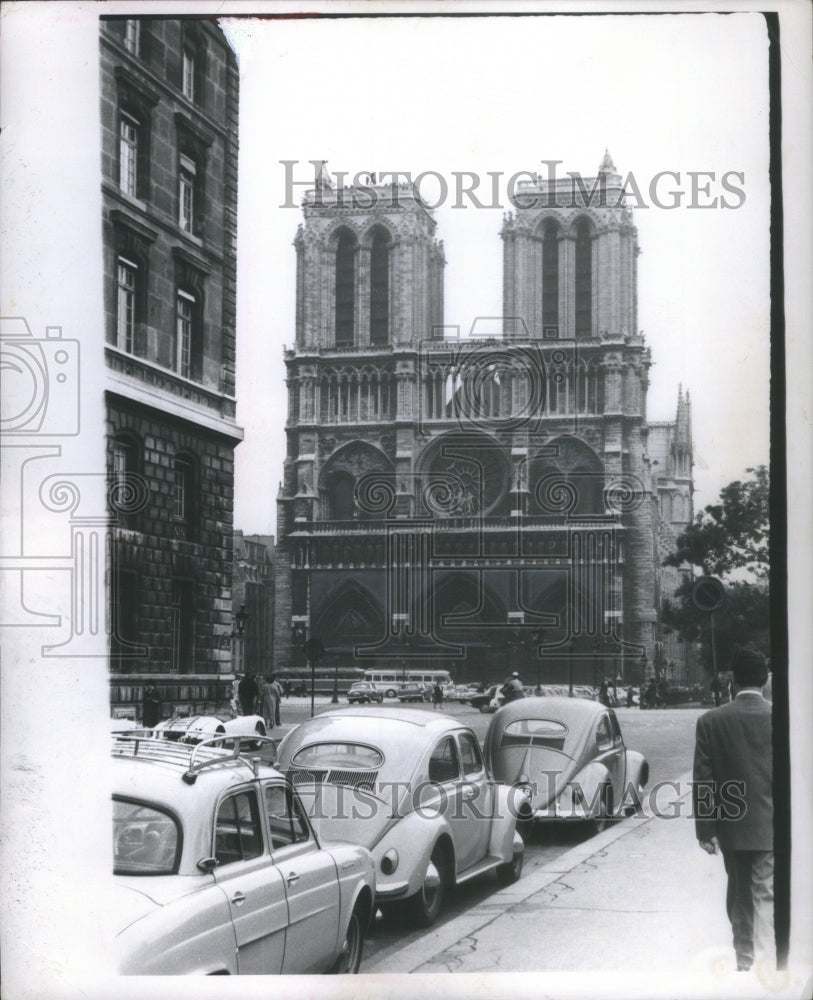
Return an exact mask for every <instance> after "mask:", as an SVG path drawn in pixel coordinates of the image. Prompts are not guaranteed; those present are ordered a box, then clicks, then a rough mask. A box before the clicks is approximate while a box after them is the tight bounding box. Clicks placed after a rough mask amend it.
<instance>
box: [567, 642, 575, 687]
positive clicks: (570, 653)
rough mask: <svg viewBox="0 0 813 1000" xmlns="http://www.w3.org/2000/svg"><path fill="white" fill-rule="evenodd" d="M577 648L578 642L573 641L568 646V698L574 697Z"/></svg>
mask: <svg viewBox="0 0 813 1000" xmlns="http://www.w3.org/2000/svg"><path fill="white" fill-rule="evenodd" d="M575 648H576V640H575V639H571V640H570V642H568V644H567V696H568V698H572V697H573V650H574V649H575Z"/></svg>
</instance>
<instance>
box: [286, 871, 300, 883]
mask: <svg viewBox="0 0 813 1000" xmlns="http://www.w3.org/2000/svg"><path fill="white" fill-rule="evenodd" d="M285 881H286V882H287V883H288V885H293V884H294V883H295V882H298V881H299V876H298V875H297V873H296V872H288V877H287V878H286V879H285Z"/></svg>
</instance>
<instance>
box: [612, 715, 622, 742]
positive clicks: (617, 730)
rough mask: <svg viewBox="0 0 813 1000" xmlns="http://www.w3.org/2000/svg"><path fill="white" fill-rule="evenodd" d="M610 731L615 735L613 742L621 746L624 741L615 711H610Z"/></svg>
mask: <svg viewBox="0 0 813 1000" xmlns="http://www.w3.org/2000/svg"><path fill="white" fill-rule="evenodd" d="M609 714H610V731H611V733H612V736H613V743H614V744H615V745H616V746H617V747H620V746H621V744H622V743H623V742H624V740H623V738H622V736H621V727H620V726H619V725H618V719H617V718H616V717H615V712H610V713H609Z"/></svg>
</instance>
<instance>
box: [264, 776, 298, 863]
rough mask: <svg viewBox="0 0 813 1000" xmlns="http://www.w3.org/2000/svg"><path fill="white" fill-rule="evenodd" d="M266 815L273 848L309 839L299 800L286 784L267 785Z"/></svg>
mask: <svg viewBox="0 0 813 1000" xmlns="http://www.w3.org/2000/svg"><path fill="white" fill-rule="evenodd" d="M265 815H266V817H267V819H268V831H269V834H270V836H271V848H272V850H276V849H277V848H278V847H286V846H287V845H288V844H298V843H301V842H302V841H303V840H307V839H308V836H309V833H308V826H307V824H306V822H305V820H304V818H303V816H302V812H301V809H300V807H299V801H298V800H297V799H296V798H295V796H294V794H293V792H292V791H291V789H290V788H288V787H287V786H286V785H281V784H275V785H266V786H265Z"/></svg>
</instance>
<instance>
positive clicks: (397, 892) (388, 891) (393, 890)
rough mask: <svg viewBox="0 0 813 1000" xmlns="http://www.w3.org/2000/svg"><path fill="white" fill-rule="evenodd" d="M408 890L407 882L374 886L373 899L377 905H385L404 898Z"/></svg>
mask: <svg viewBox="0 0 813 1000" xmlns="http://www.w3.org/2000/svg"><path fill="white" fill-rule="evenodd" d="M408 889H409V882H388V883H387V885H382V886H376V890H375V898H376V901H377V902H379V903H386V902H388V901H389V900H391V899H399V898H400V897H401V896H405V895H406V893H407V890H408Z"/></svg>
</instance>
